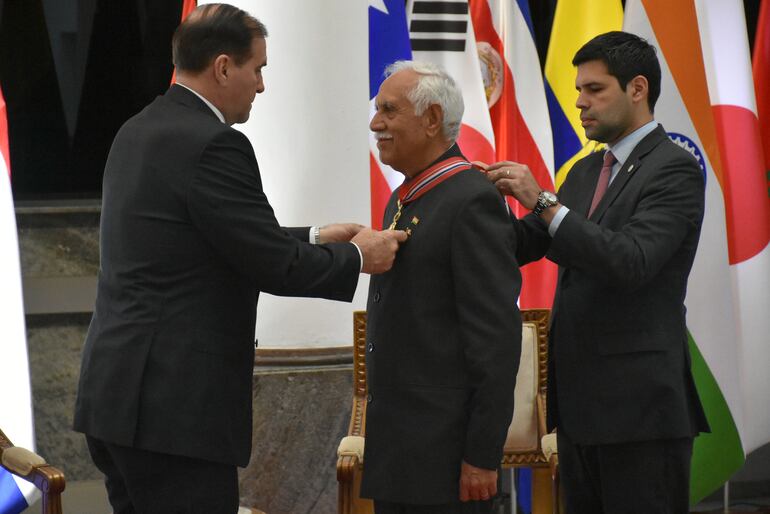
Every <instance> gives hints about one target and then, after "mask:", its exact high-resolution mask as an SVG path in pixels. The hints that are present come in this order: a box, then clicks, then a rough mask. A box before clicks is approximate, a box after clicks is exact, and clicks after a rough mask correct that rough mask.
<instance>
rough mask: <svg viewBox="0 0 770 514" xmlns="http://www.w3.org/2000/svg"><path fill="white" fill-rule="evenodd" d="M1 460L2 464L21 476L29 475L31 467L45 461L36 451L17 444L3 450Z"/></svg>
mask: <svg viewBox="0 0 770 514" xmlns="http://www.w3.org/2000/svg"><path fill="white" fill-rule="evenodd" d="M2 460H3V466H5V467H6V468H8V469H10V470H11V471H13V472H14V473H16V474H18V475H21V476H27V475H29V474H30V473H31V472H32V469H33V468H36V467H38V466H43V465H45V463H46V462H45V459H44V458H43V457H41V456H40V455H38V454H37V453H33V452H31V451H29V450H27V449H26V448H19V447H18V446H13V447H11V448H8V449H6V450H3V459H2Z"/></svg>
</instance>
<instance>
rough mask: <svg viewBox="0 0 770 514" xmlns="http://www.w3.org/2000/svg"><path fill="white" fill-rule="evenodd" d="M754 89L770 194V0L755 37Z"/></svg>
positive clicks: (762, 7)
mask: <svg viewBox="0 0 770 514" xmlns="http://www.w3.org/2000/svg"><path fill="white" fill-rule="evenodd" d="M754 91H756V93H757V114H758V116H759V133H760V136H761V137H762V150H763V153H764V154H765V172H766V173H767V174H766V175H765V176H766V178H767V183H766V184H765V187H766V188H767V192H768V195H770V0H762V4H761V5H760V7H759V16H758V17H757V33H756V35H755V37H754Z"/></svg>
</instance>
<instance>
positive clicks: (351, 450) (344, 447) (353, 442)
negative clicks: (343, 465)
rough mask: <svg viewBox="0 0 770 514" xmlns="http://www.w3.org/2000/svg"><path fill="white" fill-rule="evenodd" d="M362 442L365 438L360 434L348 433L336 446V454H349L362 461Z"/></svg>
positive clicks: (340, 455)
mask: <svg viewBox="0 0 770 514" xmlns="http://www.w3.org/2000/svg"><path fill="white" fill-rule="evenodd" d="M364 442H365V439H364V438H363V437H361V436H360V435H349V436H345V437H343V438H342V441H340V445H339V447H338V448H337V456H338V457H342V456H343V455H349V456H352V457H357V458H358V462H364Z"/></svg>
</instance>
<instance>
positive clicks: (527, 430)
mask: <svg viewBox="0 0 770 514" xmlns="http://www.w3.org/2000/svg"><path fill="white" fill-rule="evenodd" d="M521 336H522V337H521V360H520V361H519V371H518V373H517V374H516V389H515V390H514V409H513V419H512V420H511V425H510V426H509V427H508V436H507V437H506V439H505V452H506V453H508V452H527V451H535V450H537V442H538V441H537V437H538V433H537V388H538V382H539V380H540V376H539V368H538V361H537V349H538V348H537V345H538V341H537V328H536V326H535V324H534V323H529V322H527V323H524V324H523V325H522V333H521Z"/></svg>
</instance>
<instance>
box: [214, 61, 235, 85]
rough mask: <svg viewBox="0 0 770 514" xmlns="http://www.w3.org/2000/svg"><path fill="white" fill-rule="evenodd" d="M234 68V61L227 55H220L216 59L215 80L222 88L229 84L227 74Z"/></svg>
mask: <svg viewBox="0 0 770 514" xmlns="http://www.w3.org/2000/svg"><path fill="white" fill-rule="evenodd" d="M231 66H232V60H231V59H230V57H229V56H228V55H226V54H221V55H218V56H217V57H216V58H215V59H214V65H213V68H214V80H216V81H217V83H218V84H219V85H221V86H223V85H225V84H226V83H227V73H228V71H229V68H230V67H231Z"/></svg>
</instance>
